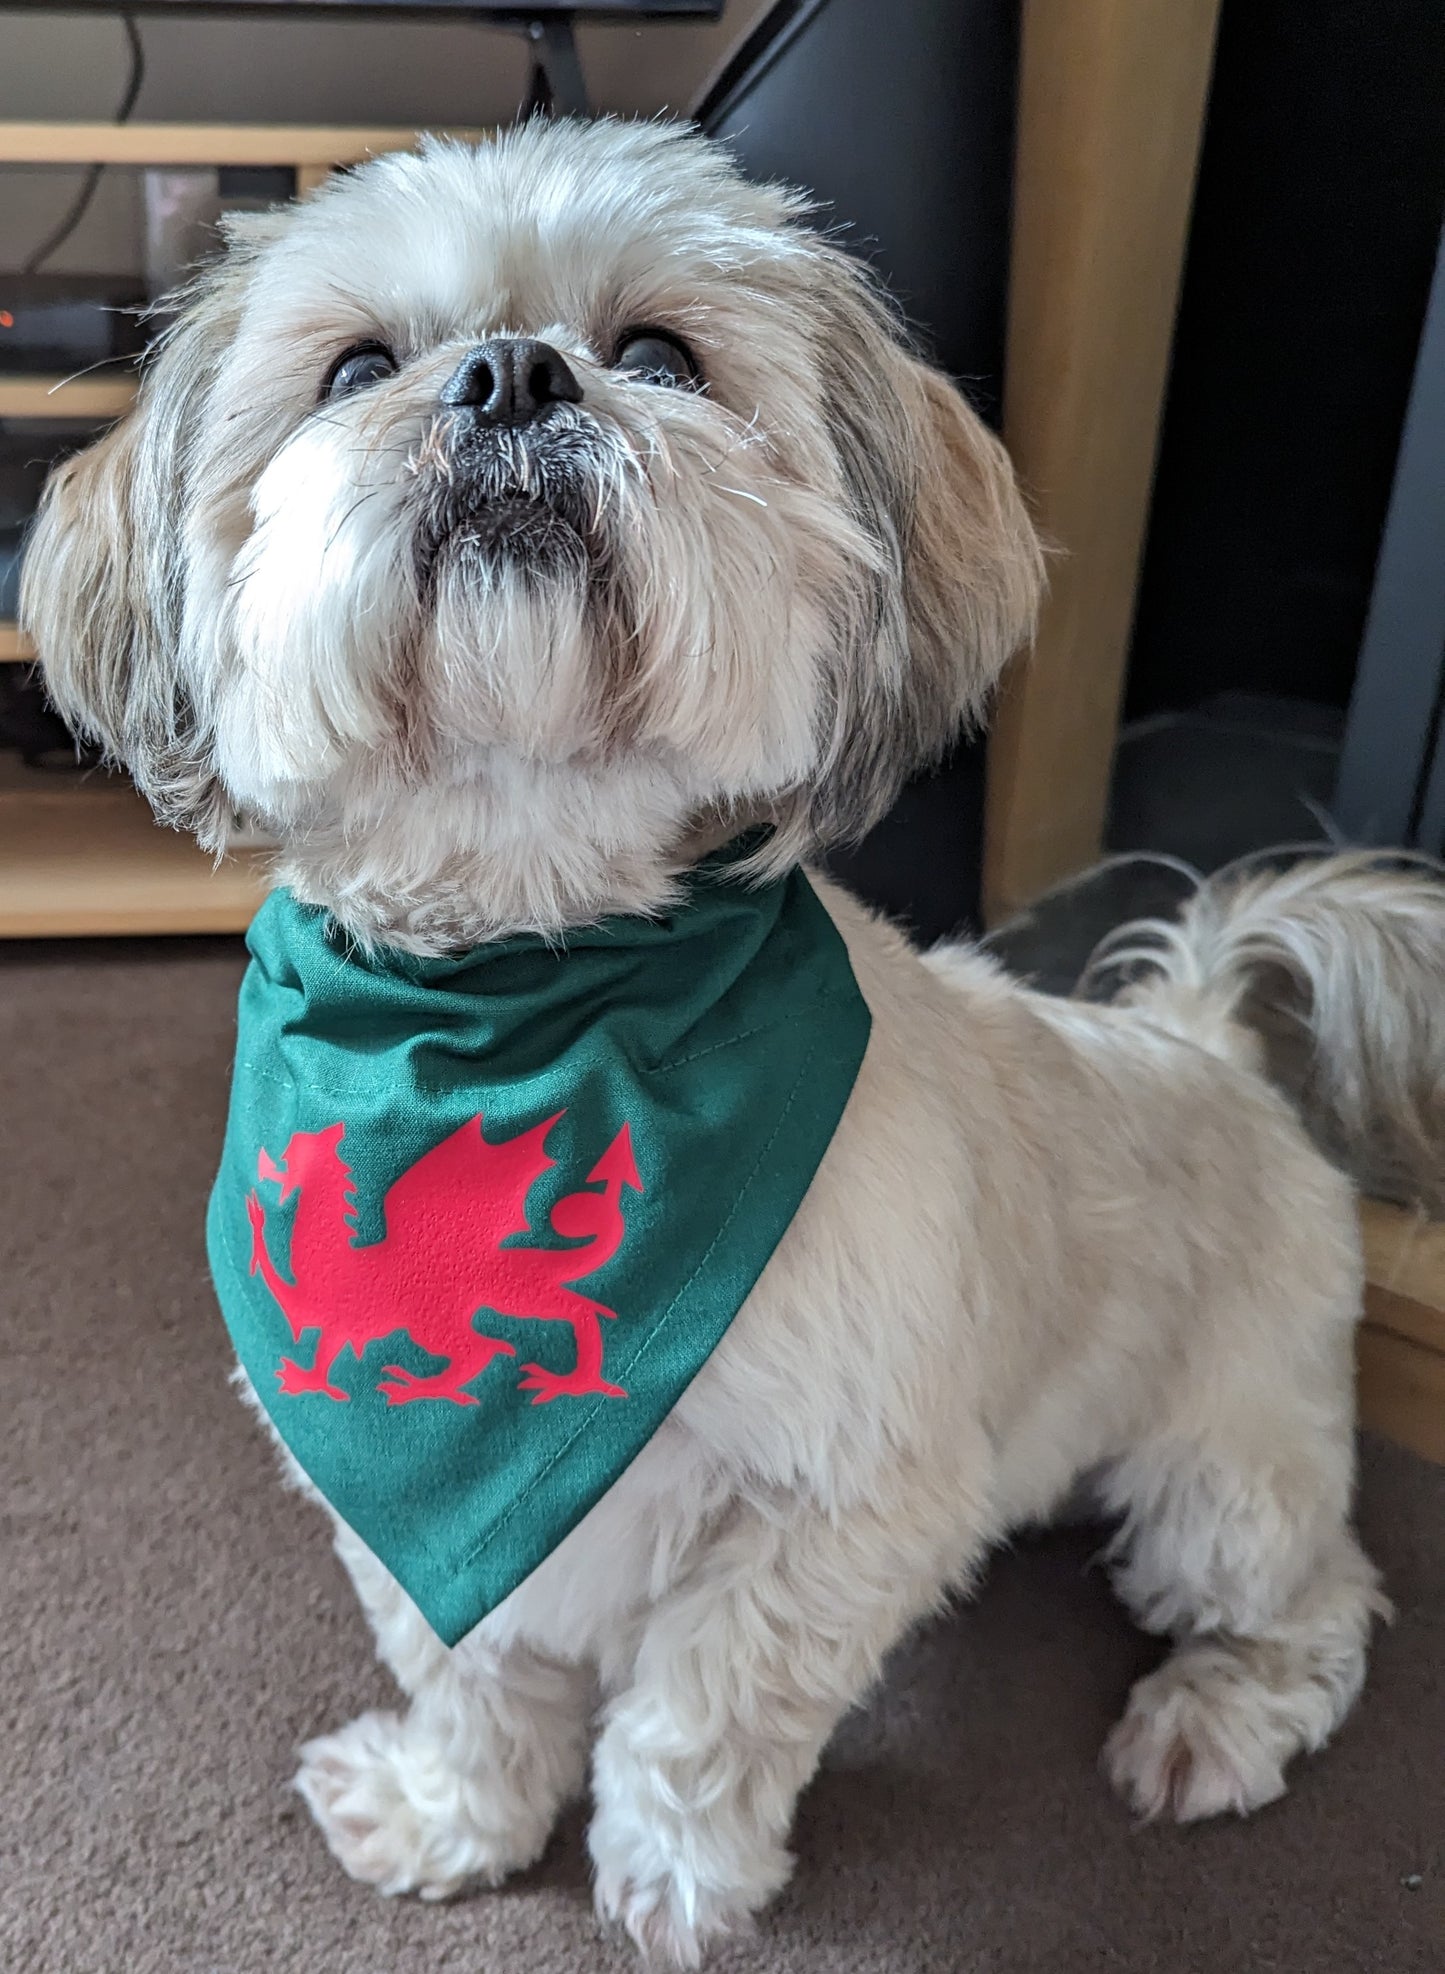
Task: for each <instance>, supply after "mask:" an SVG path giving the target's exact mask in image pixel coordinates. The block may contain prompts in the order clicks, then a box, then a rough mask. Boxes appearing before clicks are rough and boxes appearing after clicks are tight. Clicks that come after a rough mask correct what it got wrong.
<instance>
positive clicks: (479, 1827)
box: [295, 1713, 550, 1899]
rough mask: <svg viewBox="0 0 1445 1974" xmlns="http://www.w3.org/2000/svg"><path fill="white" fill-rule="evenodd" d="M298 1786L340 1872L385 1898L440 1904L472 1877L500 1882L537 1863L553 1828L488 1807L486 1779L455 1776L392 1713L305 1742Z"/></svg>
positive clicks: (433, 1746) (506, 1807)
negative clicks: (411, 1897)
mask: <svg viewBox="0 0 1445 1974" xmlns="http://www.w3.org/2000/svg"><path fill="white" fill-rule="evenodd" d="M295 1786H296V1788H297V1790H298V1791H299V1792H300V1794H301V1795H302V1796H303V1797H304V1798H305V1800H306V1803H307V1805H308V1807H309V1808H310V1811H311V1814H312V1815H313V1816H314V1817H315V1819H316V1822H317V1824H318V1825H319V1826H320V1829H321V1834H322V1836H323V1837H325V1839H326V1842H327V1844H328V1845H329V1846H330V1848H331V1852H332V1855H333V1856H334V1857H335V1858H336V1859H337V1861H338V1862H339V1863H340V1864H341V1866H342V1867H343V1869H344V1870H346V1871H347V1872H349V1873H350V1875H351V1876H352V1877H353V1878H358V1879H360V1880H361V1881H362V1883H363V1884H367V1885H375V1886H376V1887H377V1889H378V1890H379V1891H381V1892H384V1893H387V1894H388V1895H390V1894H392V1893H396V1892H417V1893H419V1894H420V1895H421V1897H422V1898H424V1899H444V1898H449V1897H450V1896H451V1894H452V1893H453V1892H455V1891H457V1890H459V1889H460V1887H461V1886H462V1885H463V1884H465V1883H466V1882H467V1880H469V1879H480V1880H481V1881H483V1882H484V1883H486V1884H490V1885H495V1884H498V1883H500V1881H501V1880H502V1879H503V1878H504V1877H506V1875H507V1874H508V1872H511V1871H517V1870H520V1869H521V1868H522V1867H523V1866H524V1865H528V1864H531V1863H533V1862H534V1861H535V1860H536V1859H537V1858H538V1857H540V1855H541V1853H542V1850H543V1848H544V1846H545V1845H546V1842H547V1836H548V1830H549V1828H550V1818H548V1819H546V1820H543V1819H541V1818H537V1817H528V1816H527V1815H526V1814H525V1813H522V1812H520V1811H519V1806H518V1805H517V1804H515V1803H510V1804H504V1803H502V1802H499V1801H493V1800H492V1793H491V1792H490V1791H489V1789H488V1786H487V1782H486V1779H485V1778H484V1777H482V1778H478V1777H475V1776H467V1775H462V1774H459V1773H458V1772H457V1770H456V1769H455V1768H454V1767H453V1766H452V1765H451V1764H450V1763H449V1762H447V1760H446V1759H445V1756H444V1754H443V1751H442V1750H441V1748H440V1747H439V1746H438V1744H437V1743H436V1741H435V1740H433V1739H432V1738H431V1737H430V1736H427V1735H423V1734H420V1733H418V1732H417V1731H416V1730H415V1729H414V1728H411V1727H409V1726H408V1724H407V1723H406V1722H405V1721H403V1720H401V1719H399V1718H398V1716H397V1715H395V1714H386V1713H371V1714H363V1715H362V1716H361V1718H360V1719H359V1720H354V1721H352V1723H351V1725H350V1726H349V1727H343V1728H342V1729H341V1730H340V1732H339V1733H336V1734H324V1735H322V1736H320V1738H319V1739H317V1740H315V1741H308V1742H307V1743H306V1745H305V1747H304V1748H302V1750H301V1767H300V1770H299V1771H298V1773H297V1775H296V1781H295ZM508 1811H510V1814H506V1813H505V1812H508Z"/></svg>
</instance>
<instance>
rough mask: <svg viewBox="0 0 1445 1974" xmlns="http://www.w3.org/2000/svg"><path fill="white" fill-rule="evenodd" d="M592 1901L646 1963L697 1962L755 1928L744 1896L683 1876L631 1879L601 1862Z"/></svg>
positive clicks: (684, 1964)
mask: <svg viewBox="0 0 1445 1974" xmlns="http://www.w3.org/2000/svg"><path fill="white" fill-rule="evenodd" d="M596 1901H597V1913H598V1917H599V1918H601V1919H603V1920H607V1921H611V1922H612V1923H614V1924H616V1925H619V1926H624V1927H626V1929H627V1931H628V1933H629V1935H630V1936H631V1938H632V1941H633V1943H634V1945H636V1946H637V1947H638V1948H639V1949H640V1951H641V1953H642V1956H643V1958H644V1959H645V1960H646V1961H647V1962H648V1964H649V1966H655V1967H679V1968H695V1967H700V1966H701V1965H702V1961H703V1956H704V1954H705V1953H706V1951H707V1949H708V1948H709V1947H710V1946H713V1945H715V1944H717V1943H718V1942H719V1941H721V1940H725V1939H729V1938H735V1937H736V1936H737V1935H738V1934H740V1933H750V1932H751V1931H752V1930H753V1912H752V1908H751V1907H750V1906H749V1904H748V1903H747V1901H746V1900H745V1899H743V1898H741V1897H739V1896H734V1897H731V1898H725V1897H723V1896H722V1895H720V1894H719V1893H717V1892H711V1891H704V1890H702V1889H701V1888H700V1887H699V1886H697V1885H696V1884H695V1883H692V1882H690V1881H689V1880H687V1879H686V1878H678V1877H674V1876H662V1877H652V1878H633V1877H630V1876H628V1875H627V1874H626V1871H625V1868H624V1869H622V1870H613V1869H604V1868H602V1867H599V1869H598V1873H597V1885H596ZM759 1903H761V1901H759Z"/></svg>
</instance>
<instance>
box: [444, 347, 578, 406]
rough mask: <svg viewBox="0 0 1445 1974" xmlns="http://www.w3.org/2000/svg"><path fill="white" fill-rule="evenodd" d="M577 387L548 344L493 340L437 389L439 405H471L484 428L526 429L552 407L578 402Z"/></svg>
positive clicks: (468, 356)
mask: <svg viewBox="0 0 1445 1974" xmlns="http://www.w3.org/2000/svg"><path fill="white" fill-rule="evenodd" d="M581 400H582V386H581V385H580V384H579V383H578V382H577V379H576V378H575V377H574V376H573V375H572V372H571V371H570V370H569V369H568V367H567V363H566V360H565V359H564V358H563V357H562V356H561V355H560V354H559V353H558V352H557V351H556V350H554V349H553V348H552V346H551V344H550V343H539V342H536V341H535V340H534V339H533V338H532V337H530V336H496V337H494V338H493V339H492V341H491V342H489V343H478V344H477V347H476V348H475V349H474V350H468V351H467V353H466V355H465V356H464V357H463V358H462V360H461V362H460V363H459V364H458V365H457V367H456V369H455V370H454V371H453V372H452V374H451V376H450V377H448V379H447V381H446V382H445V383H444V384H443V385H442V403H443V404H446V405H452V406H454V407H457V408H460V407H461V406H463V405H468V406H470V408H471V410H472V413H473V415H474V416H475V417H476V418H478V419H480V421H481V422H482V423H483V424H484V425H530V424H531V423H532V421H533V419H534V418H540V417H541V416H542V413H543V412H544V411H546V410H547V409H548V408H549V407H550V406H551V405H554V404H580V402H581Z"/></svg>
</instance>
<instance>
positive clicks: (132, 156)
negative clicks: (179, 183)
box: [0, 122, 482, 171]
mask: <svg viewBox="0 0 1445 1974" xmlns="http://www.w3.org/2000/svg"><path fill="white" fill-rule="evenodd" d="M481 134H482V133H481V132H480V131H479V130H446V131H438V132H437V135H438V136H444V137H459V138H463V139H467V140H474V139H476V138H477V137H479V136H480V135H481ZM417 135H418V133H417V132H416V130H415V129H410V128H401V129H398V128H395V127H392V126H390V125H384V124H378V125H350V124H338V125H324V124H320V125H318V124H283V123H248V124H218V123H121V124H117V123H5V122H0V164H25V165H88V164H107V165H295V166H297V167H298V168H300V167H308V166H309V167H312V168H319V169H321V170H323V171H324V170H325V169H326V168H328V167H329V166H332V165H343V164H359V163H360V162H361V161H362V160H363V159H364V158H369V157H374V156H376V155H377V154H378V153H379V152H382V151H410V150H412V149H414V148H415V146H416V142H417Z"/></svg>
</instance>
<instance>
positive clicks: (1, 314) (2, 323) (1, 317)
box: [0, 308, 15, 329]
mask: <svg viewBox="0 0 1445 1974" xmlns="http://www.w3.org/2000/svg"><path fill="white" fill-rule="evenodd" d="M14 327H15V317H14V316H13V315H12V314H11V313H10V311H9V309H8V308H0V329H13V328H14Z"/></svg>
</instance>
